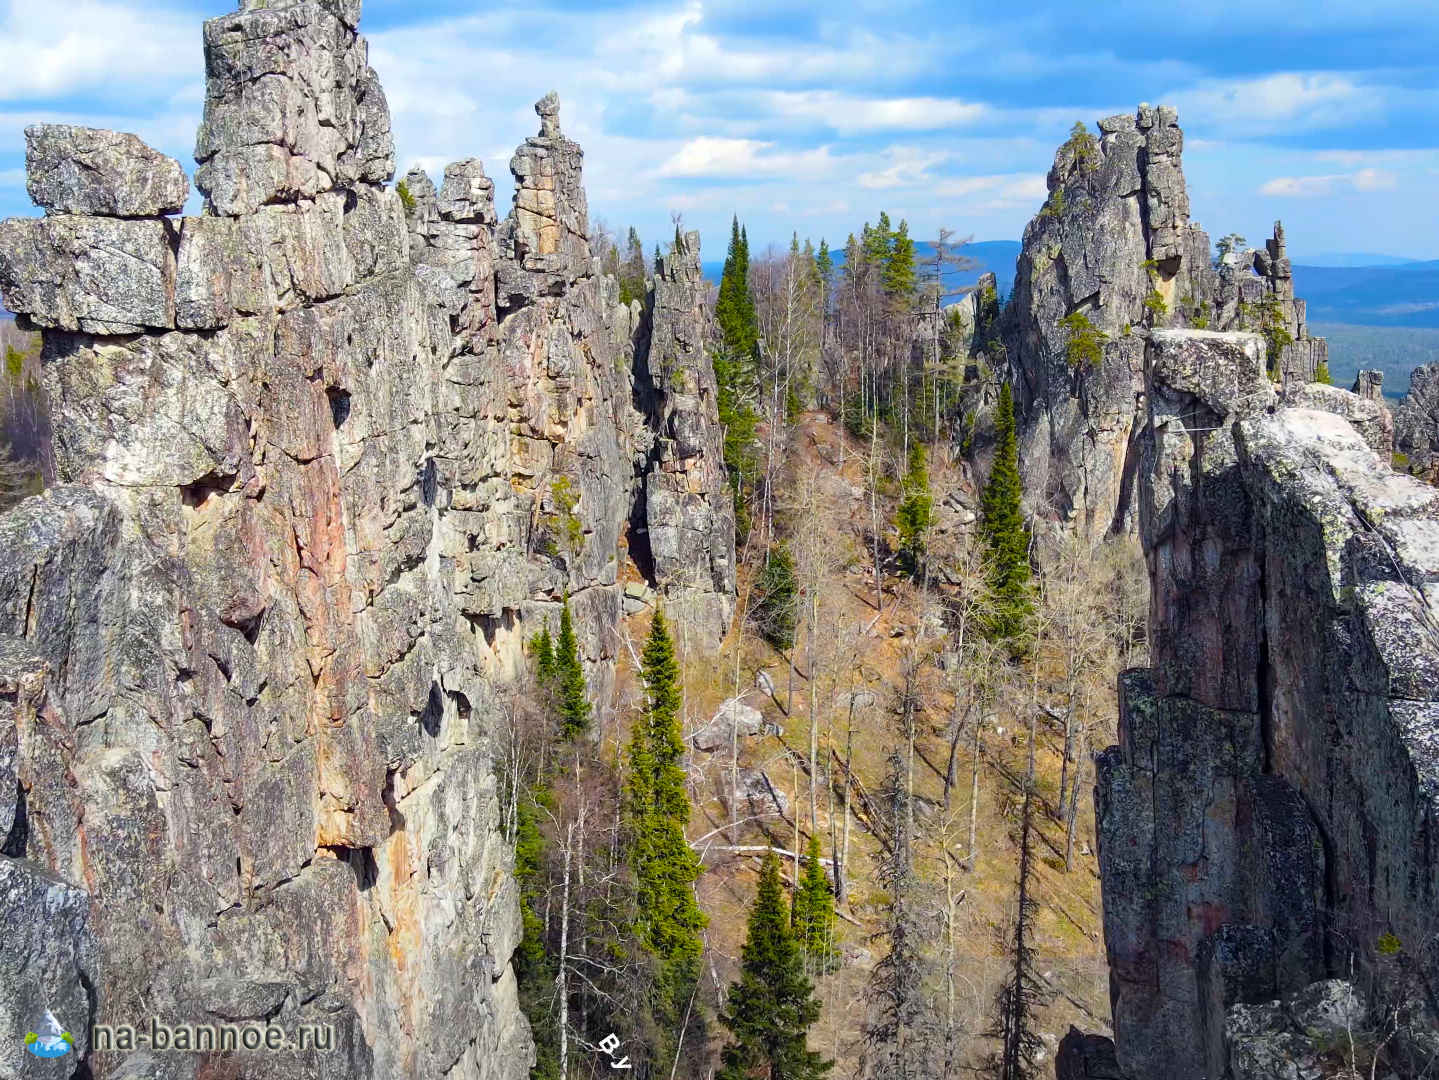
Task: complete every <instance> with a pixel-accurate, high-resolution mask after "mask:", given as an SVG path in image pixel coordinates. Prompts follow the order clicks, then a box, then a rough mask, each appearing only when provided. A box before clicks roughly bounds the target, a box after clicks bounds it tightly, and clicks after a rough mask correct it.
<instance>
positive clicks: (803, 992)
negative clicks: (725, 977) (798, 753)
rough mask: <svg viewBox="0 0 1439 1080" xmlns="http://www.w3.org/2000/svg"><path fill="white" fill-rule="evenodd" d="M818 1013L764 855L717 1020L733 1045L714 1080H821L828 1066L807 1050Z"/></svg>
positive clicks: (773, 864) (773, 861)
mask: <svg viewBox="0 0 1439 1080" xmlns="http://www.w3.org/2000/svg"><path fill="white" fill-rule="evenodd" d="M819 1013H820V1003H819V1001H818V1000H817V999H816V998H815V996H814V985H813V984H812V983H811V982H810V981H809V979H807V978H806V977H805V974H804V966H803V954H802V951H801V949H800V945H799V942H797V941H796V940H795V937H794V935H793V934H792V933H791V931H790V926H789V918H788V917H787V913H786V911H785V903H784V893H783V891H782V889H781V887H780V880H779V860H778V859H777V858H776V857H775V854H774V852H773V851H770V852H766V854H765V858H764V864H763V866H762V867H761V869H760V877H759V894H758V895H757V896H756V897H755V902H754V907H753V908H752V909H751V910H750V917H749V933H748V935H747V936H746V938H745V943H744V948H743V950H742V951H741V953H740V977H739V980H738V981H737V982H735V983H734V984H732V985H731V986H730V989H729V994H728V995H727V998H726V1002H725V1007H724V1010H723V1011H722V1012H721V1013H720V1022H721V1023H723V1024H724V1026H725V1027H727V1028H728V1029H729V1030H730V1034H731V1036H732V1037H731V1040H730V1042H729V1044H728V1045H727V1046H725V1048H724V1050H723V1052H722V1053H721V1055H720V1062H721V1065H720V1071H719V1073H718V1074H717V1077H718V1080H756V1078H759V1077H763V1078H765V1080H821V1078H823V1077H824V1076H826V1075H827V1074H828V1073H829V1070H830V1069H831V1068H833V1067H834V1062H832V1061H825V1060H824V1058H823V1057H822V1056H821V1055H820V1054H818V1053H816V1052H815V1051H813V1050H811V1049H809V1046H808V1045H807V1037H808V1034H809V1029H810V1027H811V1025H813V1024H814V1022H815V1021H816V1020H818V1019H819Z"/></svg>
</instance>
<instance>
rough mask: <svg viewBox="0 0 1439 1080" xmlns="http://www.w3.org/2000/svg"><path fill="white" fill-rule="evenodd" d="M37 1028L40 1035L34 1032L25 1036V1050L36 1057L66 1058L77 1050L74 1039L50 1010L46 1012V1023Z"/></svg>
mask: <svg viewBox="0 0 1439 1080" xmlns="http://www.w3.org/2000/svg"><path fill="white" fill-rule="evenodd" d="M36 1026H37V1027H38V1028H39V1029H40V1030H39V1032H38V1033H37V1032H34V1031H32V1032H30V1033H29V1034H27V1035H26V1036H25V1049H26V1050H29V1051H30V1053H32V1054H34V1055H35V1056H36V1057H40V1058H57V1057H64V1056H65V1055H66V1054H68V1053H69V1052H70V1051H71V1050H73V1049H74V1048H75V1039H74V1037H73V1036H72V1035H71V1034H70V1033H69V1032H68V1031H66V1030H65V1028H64V1027H63V1026H62V1025H61V1024H60V1021H59V1020H56V1019H55V1014H54V1013H52V1012H51V1011H50V1010H49V1009H46V1010H45V1019H44V1021H43V1022H41V1023H40V1024H37V1025H36Z"/></svg>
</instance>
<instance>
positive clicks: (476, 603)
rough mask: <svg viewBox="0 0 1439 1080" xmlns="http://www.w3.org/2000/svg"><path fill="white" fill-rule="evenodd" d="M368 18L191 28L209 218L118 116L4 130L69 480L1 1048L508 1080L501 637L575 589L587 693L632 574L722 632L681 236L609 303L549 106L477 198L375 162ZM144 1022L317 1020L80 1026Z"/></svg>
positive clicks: (511, 1041)
mask: <svg viewBox="0 0 1439 1080" xmlns="http://www.w3.org/2000/svg"><path fill="white" fill-rule="evenodd" d="M359 14H360V4H359V0H302V2H275V0H268V2H267V0H243V2H242V5H241V10H240V11H239V12H238V13H236V14H232V15H228V16H224V17H221V18H217V19H214V20H212V21H210V22H209V23H207V24H206V26H205V32H204V43H205V58H206V70H207V86H208V88H207V94H206V105H205V118H204V123H203V125H202V127H201V129H200V133H199V137H198V140H197V147H196V157H197V160H198V161H199V163H200V164H199V168H198V170H197V172H196V174H195V183H196V185H197V187H198V188H199V189H200V191H201V193H202V194H203V195H204V196H205V203H206V206H205V213H204V214H203V215H202V216H198V217H184V218H180V217H175V216H172V215H174V214H175V213H176V212H177V211H178V210H179V209H180V207H181V206H182V205H183V204H184V202H185V199H186V194H187V190H188V181H187V180H186V177H185V174H184V171H183V170H182V169H181V167H180V166H179V164H178V163H177V162H174V161H171V160H169V159H166V158H164V157H163V156H162V155H159V154H157V153H156V152H155V151H153V150H151V149H149V148H148V147H146V146H144V145H143V144H142V143H140V142H139V140H137V139H135V138H134V137H133V136H125V135H117V134H115V133H111V132H103V131H93V130H90V129H82V128H72V127H54V126H41V127H37V128H32V129H30V130H29V131H28V132H27V139H28V162H27V163H28V168H29V176H30V190H31V193H32V195H33V197H34V198H35V199H36V200H37V202H39V203H40V205H41V206H43V207H44V209H45V211H46V215H45V217H44V218H42V219H36V220H12V221H7V222H5V223H4V224H3V225H0V291H3V295H4V299H5V302H6V304H7V306H9V307H10V308H11V309H13V310H15V311H16V312H18V313H20V314H21V316H22V321H27V322H28V323H29V324H30V325H32V326H34V327H36V328H39V329H42V330H43V332H44V373H45V382H46V387H47V390H48V392H49V395H50V401H51V407H52V413H53V418H52V422H53V444H54V454H55V462H56V471H57V477H58V484H57V486H55V487H53V488H52V489H51V490H50V491H48V492H47V493H46V494H45V495H44V496H43V497H39V498H33V499H30V500H28V501H26V502H25V503H23V504H21V505H20V506H19V507H18V508H16V509H15V510H14V511H12V512H11V513H9V514H7V515H5V516H4V517H0V838H3V839H4V846H3V857H0V926H3V929H4V937H5V939H6V941H7V948H6V949H5V950H4V955H3V956H0V1075H18V1074H19V1073H20V1070H21V1067H22V1059H23V1061H24V1068H25V1070H26V1071H25V1075H27V1076H39V1075H54V1076H61V1075H70V1074H71V1072H72V1071H73V1070H74V1069H75V1067H76V1060H77V1059H78V1060H79V1061H80V1062H82V1063H83V1064H82V1065H81V1069H82V1071H81V1072H79V1073H75V1075H87V1074H93V1075H94V1076H96V1077H102V1078H103V1077H119V1076H126V1077H140V1076H145V1077H166V1078H169V1077H201V1076H205V1077H218V1076H221V1075H226V1076H230V1075H265V1076H268V1077H345V1078H351V1077H398V1076H416V1077H439V1076H449V1077H465V1078H474V1080H501V1078H504V1080H508V1078H516V1077H522V1076H524V1075H525V1074H526V1072H527V1068H528V1062H529V1060H530V1056H531V1049H530V1042H529V1034H528V1028H527V1025H526V1023H525V1021H524V1018H523V1017H522V1016H521V1015H520V1013H519V1010H518V1007H517V1004H516V999H515V985H514V977H513V973H512V970H511V968H510V966H509V958H510V955H511V953H512V951H513V949H514V947H515V945H516V939H517V935H518V932H519V925H520V921H519V916H518V909H517V906H516V889H515V885H514V882H513V880H512V878H511V876H510V860H511V855H510V853H509V851H508V850H507V846H506V844H505V842H504V838H503V837H502V836H501V834H500V832H499V831H498V822H499V816H498V813H497V808H496V786H495V779H494V774H493V770H492V762H493V760H494V757H495V754H496V752H497V751H496V740H497V728H498V725H497V722H496V718H497V716H498V715H499V712H500V700H499V699H500V697H501V695H502V694H503V690H504V685H505V683H506V682H507V681H508V680H510V679H511V678H512V677H513V676H514V675H515V673H516V672H517V671H518V669H519V668H520V667H521V665H522V662H523V661H522V656H521V642H522V640H523V638H524V636H525V635H526V634H527V633H528V632H530V631H532V630H533V629H535V628H537V626H538V624H539V620H540V619H541V618H543V617H544V616H546V615H552V614H553V613H554V612H556V611H557V610H558V605H559V602H560V601H561V599H562V598H563V597H564V596H565V595H566V594H568V595H570V596H571V597H572V603H573V606H574V608H575V612H576V618H577V623H578V625H579V628H580V634H581V639H582V643H583V648H584V651H585V654H586V660H587V662H588V668H589V674H590V677H591V684H592V687H593V688H594V690H595V691H596V694H595V696H596V698H597V699H598V700H601V701H603V700H605V693H606V689H607V687H608V685H609V683H610V680H611V678H612V666H613V665H612V663H611V660H612V658H613V656H614V654H615V650H616V648H617V642H616V639H615V636H614V632H613V631H614V627H615V626H616V624H617V623H618V622H619V617H620V611H621V601H622V584H621V577H622V574H623V572H624V568H625V567H626V566H629V565H630V564H633V565H634V567H635V569H637V571H638V572H639V573H641V574H646V575H648V576H649V577H650V578H651V582H652V584H654V585H655V586H656V587H657V588H658V589H659V590H660V592H661V593H662V594H663V595H665V596H666V597H668V598H669V600H670V602H671V603H672V605H673V607H674V608H675V609H676V613H677V614H680V615H681V616H683V617H684V618H685V620H686V621H687V622H688V625H689V628H690V632H691V633H693V634H695V635H700V636H702V638H703V639H705V640H716V639H717V638H718V637H719V636H720V635H722V634H723V632H724V628H725V625H726V623H727V621H728V617H729V613H730V610H731V603H732V601H731V593H732V591H733V585H734V582H733V573H734V569H733V568H734V558H733V529H732V521H731V519H730V517H729V509H728V507H729V501H728V498H727V496H726V492H725V489H724V478H723V475H722V471H721V468H720V465H719V463H718V462H719V456H718V440H719V430H718V423H717V418H716V409H715V401H714V388H713V374H712V372H711V371H710V369H709V365H708V361H707V359H706V354H705V351H704V348H703V337H702V334H703V325H704V323H703V319H702V317H701V315H702V311H701V308H700V301H701V297H700V287H699V244H698V237H696V236H694V235H690V236H686V237H679V238H677V241H676V244H675V246H674V250H673V251H672V252H671V253H670V255H669V256H667V257H666V258H665V259H664V260H663V265H662V267H661V269H660V272H659V274H658V275H657V280H656V282H655V285H654V292H653V294H652V296H651V298H650V301H649V302H648V303H647V304H640V303H636V304H633V305H631V306H628V307H626V306H622V305H621V304H620V303H619V301H618V286H617V285H616V283H615V282H614V281H613V280H612V279H609V278H607V277H604V276H602V275H600V274H599V273H598V270H597V267H596V264H595V262H594V260H592V259H591V258H590V255H589V251H588V246H587V242H586V238H585V237H586V232H587V223H586V205H585V199H584V192H583V188H582V186H581V165H582V154H581V151H580V149H579V147H578V146H576V145H575V144H574V143H573V142H571V141H570V140H568V139H566V138H565V137H564V136H563V134H562V133H561V131H560V126H559V116H558V102H557V101H556V100H555V99H554V98H553V96H551V97H548V98H546V99H544V100H543V101H541V102H540V104H539V106H537V111H538V113H539V115H540V118H541V128H540V132H539V134H538V136H536V137H535V138H531V139H529V140H527V141H526V142H525V144H524V145H523V146H522V147H521V148H520V149H519V151H518V152H517V153H516V155H515V158H514V160H513V161H512V162H511V169H512V171H513V173H514V174H515V179H516V195H515V203H514V206H513V208H512V209H511V211H510V213H509V215H508V216H507V217H505V218H504V219H503V220H501V219H500V218H499V216H498V214H497V212H496V209H495V206H494V199H493V185H492V183H491V182H490V180H489V179H488V178H487V177H486V176H485V173H484V170H483V168H482V167H481V165H480V163H479V162H477V161H464V162H459V163H457V164H455V165H452V166H450V167H449V168H448V169H447V170H446V172H445V177H444V183H443V186H442V187H441V188H440V189H439V190H438V191H436V190H435V189H434V186H433V184H432V183H430V182H429V180H428V179H427V178H424V177H422V176H421V175H416V174H412V175H411V177H410V178H409V179H410V182H409V183H408V184H407V185H406V189H405V191H404V193H403V194H401V193H400V192H399V191H396V190H394V189H391V188H389V187H388V186H387V183H388V181H389V179H390V178H391V175H392V173H393V164H394V160H393V150H392V143H391V137H390V128H389V116H388V110H387V106H386V103H385V98H384V94H383V92H382V90H381V88H380V85H379V81H378V79H377V77H376V75H375V73H374V71H373V70H372V69H371V68H370V66H369V63H368V60H367V52H366V44H365V41H364V39H363V38H362V37H361V36H360V35H359V33H358V22H359ZM47 1007H48V1008H50V1009H52V1010H53V1011H54V1013H55V1014H56V1015H57V1016H58V1017H60V1018H61V1019H62V1021H63V1022H64V1023H65V1024H66V1025H67V1026H68V1028H69V1029H70V1030H71V1031H72V1032H73V1033H74V1035H75V1038H76V1049H75V1054H74V1055H71V1056H68V1057H67V1058H66V1059H61V1060H57V1061H55V1062H49V1063H46V1062H41V1061H39V1060H38V1059H31V1058H29V1057H28V1056H27V1055H25V1051H24V1034H25V1032H26V1031H27V1030H37V1029H36V1027H35V1025H36V1023H37V1017H39V1016H42V1015H43V1011H44V1009H45V1008H47ZM152 1017H154V1018H157V1019H158V1020H159V1021H161V1022H163V1023H171V1024H174V1023H214V1022H246V1021H254V1022H257V1023H263V1022H267V1021H272V1022H275V1023H277V1024H281V1025H285V1026H286V1028H287V1030H289V1031H291V1032H293V1031H294V1030H295V1029H296V1025H298V1024H300V1023H316V1024H323V1025H329V1027H330V1028H332V1029H333V1030H334V1032H335V1035H334V1040H333V1041H334V1046H335V1048H334V1049H333V1050H330V1051H328V1052H320V1051H316V1050H313V1049H311V1050H307V1051H305V1052H288V1053H281V1054H265V1055H263V1057H261V1056H259V1055H253V1056H250V1057H248V1058H247V1056H246V1055H244V1054H243V1053H242V1054H241V1055H240V1056H239V1058H238V1059H237V1060H232V1061H222V1060H220V1059H219V1057H218V1056H216V1055H210V1054H199V1055H194V1054H173V1053H172V1054H159V1055H153V1056H152V1055H150V1054H148V1053H146V1052H144V1051H143V1049H137V1050H136V1052H134V1053H131V1054H127V1053H125V1052H120V1051H104V1050H100V1049H97V1048H95V1047H91V1046H90V1045H89V1031H88V1028H89V1025H90V1024H91V1023H100V1024H136V1025H145V1024H148V1023H149V1021H150V1019H151V1018H152ZM47 1068H48V1070H49V1071H46V1070H47ZM85 1070H88V1073H86V1072H85Z"/></svg>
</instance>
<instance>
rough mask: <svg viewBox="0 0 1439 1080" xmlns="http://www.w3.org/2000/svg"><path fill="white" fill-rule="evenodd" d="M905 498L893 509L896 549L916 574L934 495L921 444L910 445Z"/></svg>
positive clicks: (930, 518)
mask: <svg viewBox="0 0 1439 1080" xmlns="http://www.w3.org/2000/svg"><path fill="white" fill-rule="evenodd" d="M903 490H904V498H903V499H902V500H901V501H900V504H899V510H898V511H896V513H895V527H896V528H897V529H898V530H899V550H900V554H901V556H902V558H903V559H904V563H905V566H906V567H907V568H908V569H909V572H910V573H911V574H915V575H918V573H919V569H920V567H921V566H922V565H923V563H924V554H925V540H926V537H927V536H928V533H929V528H930V526H931V525H932V524H934V496H933V495H931V494H930V491H929V467H928V463H927V462H926V461H925V453H924V444H923V443H920V442H918V441H916V442H913V443H910V446H909V469H908V470H907V471H906V472H905V474H904V487H903Z"/></svg>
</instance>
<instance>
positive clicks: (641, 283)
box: [618, 226, 645, 304]
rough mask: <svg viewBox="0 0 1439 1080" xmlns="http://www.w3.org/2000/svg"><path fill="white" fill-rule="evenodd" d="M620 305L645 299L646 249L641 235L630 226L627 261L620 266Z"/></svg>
mask: <svg viewBox="0 0 1439 1080" xmlns="http://www.w3.org/2000/svg"><path fill="white" fill-rule="evenodd" d="M618 276H619V281H620V303H622V304H629V302H630V301H631V300H643V299H644V298H645V247H644V244H642V243H641V242H640V234H639V233H638V232H636V231H635V229H634V226H630V231H629V236H628V237H626V238H625V260H624V262H623V263H621V264H620V266H619V275H618Z"/></svg>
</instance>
